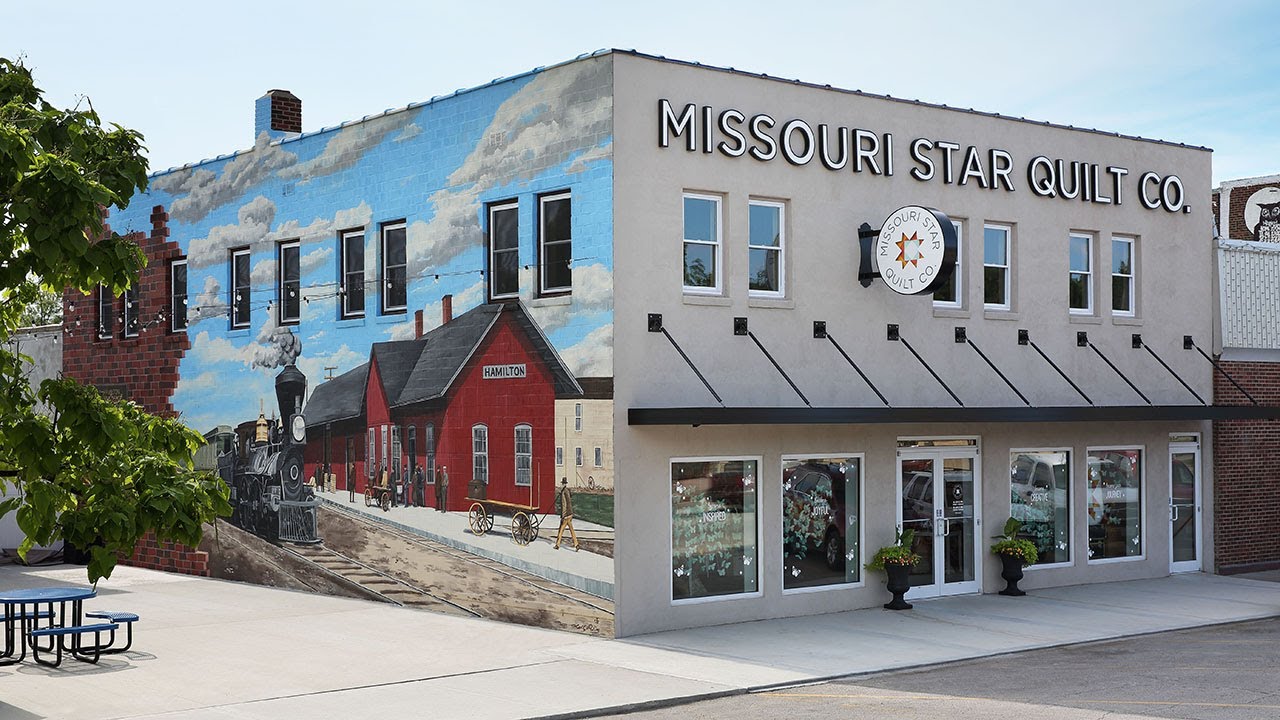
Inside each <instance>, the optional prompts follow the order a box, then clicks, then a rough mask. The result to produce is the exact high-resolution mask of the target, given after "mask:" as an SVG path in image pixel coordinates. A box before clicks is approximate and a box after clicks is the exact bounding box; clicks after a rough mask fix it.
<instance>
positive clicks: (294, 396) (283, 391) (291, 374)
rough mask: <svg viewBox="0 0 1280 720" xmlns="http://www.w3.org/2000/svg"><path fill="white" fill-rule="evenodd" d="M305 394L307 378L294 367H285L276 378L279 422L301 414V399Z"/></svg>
mask: <svg viewBox="0 0 1280 720" xmlns="http://www.w3.org/2000/svg"><path fill="white" fill-rule="evenodd" d="M306 394H307V376H306V375H303V374H302V371H301V370H299V369H298V368H297V367H296V366H294V365H286V366H285V368H284V369H283V370H281V371H280V374H279V375H277V376H276V400H277V401H278V402H279V403H280V420H281V421H283V422H287V421H288V420H289V418H291V417H293V416H294V415H297V414H299V413H301V412H302V398H303V397H305V396H306Z"/></svg>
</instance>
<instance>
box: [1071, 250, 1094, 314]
mask: <svg viewBox="0 0 1280 720" xmlns="http://www.w3.org/2000/svg"><path fill="white" fill-rule="evenodd" d="M1070 245H1071V247H1070V251H1069V254H1070V256H1071V271H1070V277H1069V281H1068V283H1069V288H1068V293H1067V300H1068V306H1069V307H1070V309H1071V312H1072V313H1075V314H1077V315H1088V314H1090V313H1092V312H1093V238H1092V237H1090V236H1089V235H1081V234H1077V233H1072V234H1071V240H1070Z"/></svg>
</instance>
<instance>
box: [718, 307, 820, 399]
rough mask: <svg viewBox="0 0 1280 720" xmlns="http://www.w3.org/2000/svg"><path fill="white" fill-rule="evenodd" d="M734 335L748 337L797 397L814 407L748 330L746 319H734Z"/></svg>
mask: <svg viewBox="0 0 1280 720" xmlns="http://www.w3.org/2000/svg"><path fill="white" fill-rule="evenodd" d="M733 334H734V335H746V336H747V337H749V338H751V341H752V342H754V343H755V344H756V347H758V348H760V352H762V353H764V356H765V357H767V358H769V362H771V363H773V367H774V369H775V370H777V371H778V374H779V375H781V376H782V379H783V380H786V381H787V384H788V385H790V386H791V389H792V390H795V391H796V395H799V396H800V399H801V400H803V401H804V404H805V405H807V406H809V407H813V403H811V402H809V398H807V397H805V396H804V393H802V392H800V388H798V387H796V384H795V383H794V382H792V381H791V376H789V375H787V371H786V370H783V369H782V366H781V365H779V364H778V361H777V360H774V359H773V356H772V355H770V354H769V351H768V350H766V349H765V347H764V344H763V343H761V342H760V339H759V338H757V337H756V334H755V333H753V332H751V330H749V329H748V328H747V319H746V318H744V317H736V318H734V319H733Z"/></svg>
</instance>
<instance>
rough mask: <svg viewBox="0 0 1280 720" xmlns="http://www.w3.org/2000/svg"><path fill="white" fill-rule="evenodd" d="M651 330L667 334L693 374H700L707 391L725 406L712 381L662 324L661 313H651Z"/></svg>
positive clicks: (669, 340) (668, 339)
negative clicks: (712, 385) (709, 380)
mask: <svg viewBox="0 0 1280 720" xmlns="http://www.w3.org/2000/svg"><path fill="white" fill-rule="evenodd" d="M649 332H660V333H662V334H663V335H664V336H666V338H667V342H670V343H671V347H673V348H675V349H676V352H678V353H680V357H682V358H684V361H685V364H687V365H688V366H689V369H690V370H692V371H693V374H694V375H697V376H698V379H699V380H701V381H702V384H703V385H705V386H706V387H707V391H708V392H710V393H711V396H712V397H714V398H715V399H716V402H718V403H720V406H721V407H724V400H721V399H720V394H719V393H717V392H716V390H715V388H713V387H711V383H709V382H707V379H706V378H705V377H703V376H702V372H701V371H700V370H698V366H696V365H694V364H693V361H692V360H690V359H689V356H688V355H685V354H684V350H682V349H681V348H680V344H679V343H677V342H676V339H675V338H673V337H671V333H669V332H667V329H666V328H665V327H663V326H662V314H661V313H649Z"/></svg>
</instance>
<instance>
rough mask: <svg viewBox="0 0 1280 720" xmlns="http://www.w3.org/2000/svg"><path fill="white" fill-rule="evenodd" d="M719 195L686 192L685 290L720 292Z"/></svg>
mask: <svg viewBox="0 0 1280 720" xmlns="http://www.w3.org/2000/svg"><path fill="white" fill-rule="evenodd" d="M720 257H721V255H720V198H718V197H715V196H714V195H695V194H693V193H685V194H684V291H685V292H687V293H701V294H719V293H720V292H721V285H720V265H721V259H720Z"/></svg>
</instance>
